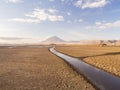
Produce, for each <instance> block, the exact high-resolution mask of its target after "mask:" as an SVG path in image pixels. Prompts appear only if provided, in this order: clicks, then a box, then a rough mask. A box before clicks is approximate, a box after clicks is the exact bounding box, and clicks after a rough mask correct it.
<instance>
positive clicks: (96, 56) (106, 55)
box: [57, 45, 120, 76]
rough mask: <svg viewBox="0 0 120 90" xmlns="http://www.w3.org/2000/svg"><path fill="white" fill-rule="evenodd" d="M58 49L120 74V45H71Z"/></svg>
mask: <svg viewBox="0 0 120 90" xmlns="http://www.w3.org/2000/svg"><path fill="white" fill-rule="evenodd" d="M57 50H58V51H61V52H63V53H66V54H69V55H71V56H74V57H78V58H82V59H83V60H84V61H85V62H87V63H89V64H91V65H94V66H96V67H98V68H101V69H103V70H105V71H107V72H110V73H112V74H115V75H117V76H120V68H119V67H120V47H107V46H106V47H101V46H89V45H88V46H77V45H76V46H72V45H71V46H61V47H57Z"/></svg>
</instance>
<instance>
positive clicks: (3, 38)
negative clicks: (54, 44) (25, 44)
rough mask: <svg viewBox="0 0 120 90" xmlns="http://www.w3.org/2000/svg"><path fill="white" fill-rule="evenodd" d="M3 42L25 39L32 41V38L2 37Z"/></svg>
mask: <svg viewBox="0 0 120 90" xmlns="http://www.w3.org/2000/svg"><path fill="white" fill-rule="evenodd" d="M0 39H1V40H23V39H30V38H18V37H0Z"/></svg>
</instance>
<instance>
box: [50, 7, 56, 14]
mask: <svg viewBox="0 0 120 90" xmlns="http://www.w3.org/2000/svg"><path fill="white" fill-rule="evenodd" d="M48 12H49V13H50V14H55V13H56V12H58V11H57V10H56V9H51V8H50V9H48Z"/></svg>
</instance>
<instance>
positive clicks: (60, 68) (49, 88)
mask: <svg viewBox="0 0 120 90" xmlns="http://www.w3.org/2000/svg"><path fill="white" fill-rule="evenodd" d="M0 90H95V89H94V88H93V86H92V85H91V84H90V83H88V82H87V81H86V80H85V79H84V78H83V77H82V76H81V75H79V74H77V73H76V72H75V71H73V70H72V69H71V68H70V67H69V66H68V65H67V64H66V63H65V62H64V61H63V60H61V59H60V58H58V57H56V56H55V55H53V54H51V53H50V52H49V51H48V49H47V48H14V49H5V48H4V49H1V48H0Z"/></svg>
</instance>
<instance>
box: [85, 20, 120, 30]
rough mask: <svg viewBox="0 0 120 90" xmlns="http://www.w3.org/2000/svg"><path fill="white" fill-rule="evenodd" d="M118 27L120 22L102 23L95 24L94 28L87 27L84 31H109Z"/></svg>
mask: <svg viewBox="0 0 120 90" xmlns="http://www.w3.org/2000/svg"><path fill="white" fill-rule="evenodd" d="M116 27H120V20H117V21H114V22H109V23H104V22H96V23H95V25H94V26H88V27H86V29H109V28H116Z"/></svg>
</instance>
